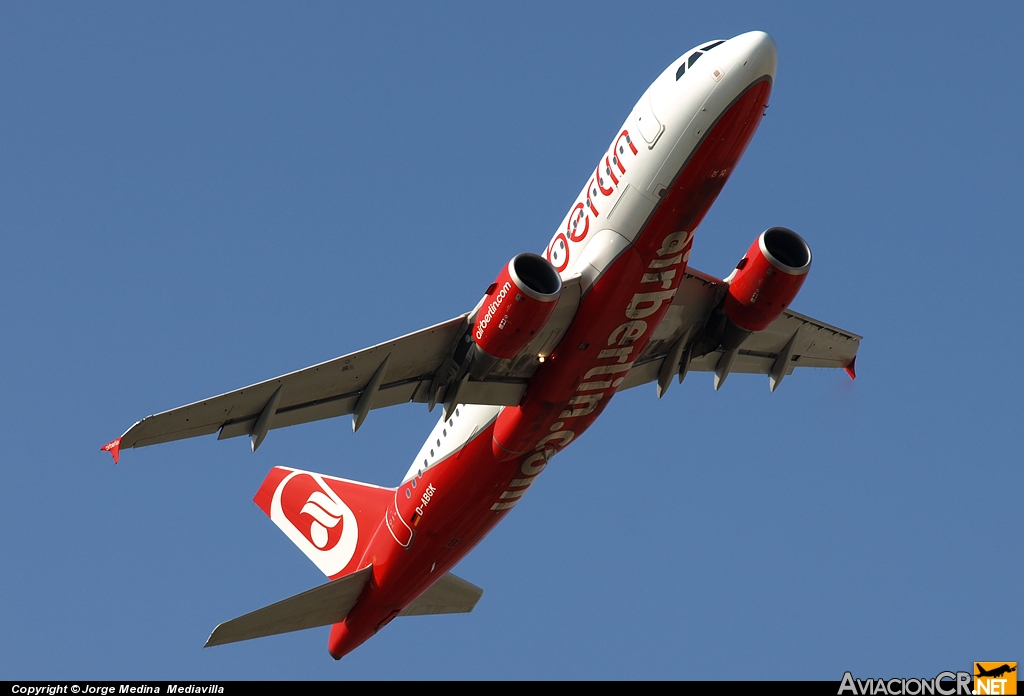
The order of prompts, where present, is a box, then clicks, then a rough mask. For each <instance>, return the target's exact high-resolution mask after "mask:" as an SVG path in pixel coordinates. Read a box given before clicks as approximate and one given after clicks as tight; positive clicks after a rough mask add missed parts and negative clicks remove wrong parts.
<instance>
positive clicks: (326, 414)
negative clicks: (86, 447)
mask: <svg viewBox="0 0 1024 696" xmlns="http://www.w3.org/2000/svg"><path fill="white" fill-rule="evenodd" d="M776 65H777V51H776V46H775V42H774V41H773V40H772V38H771V37H770V36H768V35H767V34H765V33H763V32H749V33H745V34H741V35H739V36H736V37H734V38H731V39H728V40H715V41H708V42H705V43H703V44H701V45H699V46H698V47H696V48H694V49H692V50H690V51H687V52H686V53H684V54H683V55H682V56H681V57H679V58H678V59H677V60H675V61H674V62H673V63H672V64H671V65H669V67H668V68H666V69H665V71H664V72H662V73H661V75H660V76H659V77H658V78H657V79H656V80H655V81H654V82H653V83H652V84H651V85H650V87H649V88H648V89H647V90H646V91H645V92H644V93H643V95H642V96H641V97H640V100H639V101H638V102H637V103H636V105H635V106H634V107H633V109H632V110H631V111H630V113H629V115H628V117H627V118H626V121H625V122H624V123H623V125H622V127H621V128H619V129H618V130H617V131H616V132H615V134H614V137H613V138H612V140H611V143H610V145H609V146H608V148H607V150H606V151H605V152H604V153H603V154H602V155H601V158H600V160H599V162H598V163H597V166H596V168H595V169H594V171H593V173H592V174H591V175H590V176H589V180H588V181H587V183H586V185H585V186H584V187H583V189H582V191H581V192H580V194H579V196H578V197H577V198H576V200H575V201H574V202H573V205H572V206H571V208H570V209H569V212H568V213H567V215H566V216H565V218H564V219H563V220H562V222H561V224H560V225H559V226H558V228H557V230H556V232H555V234H554V236H553V237H552V239H551V241H550V243H549V244H548V246H547V247H546V249H545V250H544V252H543V253H542V254H533V253H522V254H519V255H517V256H515V257H514V258H512V259H511V260H510V261H509V262H508V263H507V264H506V265H505V266H504V267H502V268H501V270H500V271H499V272H498V274H497V277H496V279H495V281H494V282H493V283H492V284H491V285H490V287H488V288H487V290H486V291H485V293H484V296H483V297H482V298H481V300H480V301H479V302H478V303H477V305H476V307H475V308H473V310H472V311H470V312H467V313H466V314H462V315H460V316H457V317H455V318H453V319H450V320H448V321H445V322H442V323H440V324H437V325H435V326H431V327H428V328H426V329H423V330H421V331H417V332H415V333H411V334H408V335H406V336H402V337H400V338H396V339H394V340H392V341H388V342H386V343H382V344H380V345H376V346H373V347H371V348H367V349H365V350H361V351H358V352H356V353H351V354H349V355H344V356H342V357H339V358H336V359H334V360H330V361H327V362H324V363H321V364H319V365H314V366H312V367H307V368H305V369H302V370H298V371H297V372H292V373H289V374H286V375H283V376H281V377H277V378H275V379H270V380H266V381H264V382H260V383H258V384H254V385H251V386H248V387H245V388H244V389H239V390H237V391H233V392H229V393H226V394H222V395H220V396H215V397H212V398H209V399H204V400H202V401H197V402H195V403H193V404H189V405H186V406H182V407H180V408H176V409H173V410H170V411H166V412H163V413H159V414H157V415H154V416H149V417H147V418H143V419H142V420H140V421H138V422H137V423H135V424H134V425H133V426H131V427H130V428H129V429H128V430H127V431H126V432H125V433H124V435H122V436H121V437H120V438H117V439H116V440H114V441H112V442H110V443H108V444H107V445H105V446H104V447H103V448H102V449H104V450H106V451H109V452H110V453H111V454H112V455H113V457H114V462H115V463H117V461H118V458H119V453H120V451H121V450H124V449H130V448H134V447H145V446H149V445H154V444H158V443H163V442H169V441H172V440H178V439H182V438H189V437H197V436H201V435H210V434H213V433H219V434H218V439H226V438H233V437H242V436H247V437H248V438H249V439H250V446H251V448H252V450H253V451H254V452H255V451H256V450H257V448H259V446H260V444H261V443H262V442H263V441H264V438H266V436H267V434H268V433H269V432H270V431H271V430H274V429H277V428H284V427H288V426H292V425H298V424H301V423H308V422H311V421H316V420H320V419H325V418H334V417H338V416H345V415H351V416H352V429H353V431H356V430H358V429H359V427H360V426H361V425H362V424H363V423H364V421H365V419H366V417H367V415H368V414H369V412H370V411H372V410H374V409H379V408H384V407H387V406H393V405H397V404H403V403H408V402H416V403H425V404H427V407H428V409H430V410H433V409H434V407H435V406H440V407H441V411H442V415H441V418H440V420H439V421H438V422H437V425H436V426H434V429H433V431H432V432H431V434H430V436H429V437H428V438H427V440H426V442H425V443H424V444H423V447H422V448H421V449H420V451H419V452H418V453H417V454H416V456H415V457H414V459H413V461H412V465H411V466H410V468H409V470H408V472H407V473H406V475H405V477H404V478H403V479H402V481H401V483H400V484H399V485H398V486H396V487H394V488H387V487H380V486H374V485H369V484H365V483H359V482H356V481H350V480H346V479H341V478H336V477H333V476H327V475H324V474H319V473H315V472H311V471H303V470H300V469H292V468H287V467H281V466H278V467H274V468H273V469H271V471H270V473H269V474H268V475H267V477H266V479H265V480H264V482H263V484H262V485H261V486H260V488H259V490H258V491H257V493H256V495H255V498H254V500H255V502H256V503H257V504H258V505H259V507H260V508H261V509H262V510H263V511H264V512H265V513H266V514H267V515H268V516H269V517H270V519H271V520H272V521H273V522H274V523H275V524H276V525H277V526H278V527H279V528H280V529H281V530H282V531H283V532H284V533H285V534H286V535H287V536H288V538H289V539H291V540H292V542H293V543H294V544H295V545H296V546H298V547H299V549H301V550H302V552H303V553H304V554H305V555H306V556H307V557H308V558H309V559H310V560H312V561H313V563H314V564H316V566H317V567H318V568H319V569H320V570H321V571H322V572H323V573H324V574H325V575H326V576H327V577H328V578H329V580H328V582H326V583H325V584H323V585H320V586H318V587H315V588H313V589H311V590H308V591H306V592H303V593H301V594H298V595H295V596H293V597H290V598H288V599H285V600H283V601H281V602H278V603H276V604H272V605H270V606H267V607H264V608H262V609H258V610H256V611H254V612H252V613H249V614H246V615H244V616H241V617H239V618H236V619H232V620H230V621H227V622H224V623H222V624H220V625H218V626H217V627H216V629H215V630H214V631H213V633H212V635H211V636H210V638H209V640H208V641H207V643H206V645H207V646H213V645H222V644H226V643H232V642H236V641H242V640H248V639H251V638H257V637H261V636H269V635H276V634H280V633H286V632H289V631H297V630H301V629H307V628H313V627H318V626H328V625H329V626H331V629H330V636H329V640H328V651H329V653H330V654H331V656H333V657H334V658H335V659H340V658H341V657H342V656H344V655H346V654H348V653H349V652H351V651H352V650H354V649H355V648H356V647H358V646H359V645H361V644H362V643H363V642H365V641H366V640H367V639H369V638H370V637H371V636H373V635H374V634H375V633H376V632H377V631H379V630H380V629H381V628H383V627H384V626H385V625H386V624H388V623H389V622H390V621H391V620H392V619H394V618H395V617H396V616H412V615H422V614H442V613H459V612H469V611H471V610H472V609H473V607H474V606H475V605H476V603H477V601H478V600H479V599H480V597H481V595H482V594H483V590H481V589H480V588H478V587H476V586H475V585H473V584H471V583H469V582H467V581H465V580H463V579H461V578H458V577H457V576H455V575H453V574H452V573H451V572H450V570H451V568H452V567H454V566H455V564H456V563H458V562H459V560H460V559H462V558H463V557H464V556H465V555H466V554H467V553H469V551H470V550H471V549H472V548H473V547H474V546H475V545H476V544H477V543H479V542H480V540H481V539H483V537H484V536H485V535H486V534H487V533H488V532H489V531H490V530H491V529H492V528H493V527H494V526H495V525H496V524H498V522H500V521H501V520H502V519H503V518H504V517H505V516H506V515H507V514H508V513H509V511H510V510H511V509H512V508H514V507H515V506H516V504H517V503H518V502H519V501H520V500H522V498H523V495H524V494H525V493H526V492H527V491H528V490H529V489H530V487H531V486H532V485H533V484H534V482H535V481H536V479H537V477H538V475H539V474H540V473H541V472H542V471H543V470H544V468H545V467H546V466H547V465H548V463H549V462H550V461H551V458H552V457H553V456H554V455H556V454H557V453H558V452H560V451H561V450H563V449H564V448H565V447H567V446H568V445H570V444H571V443H572V442H573V441H574V440H576V439H577V438H579V437H580V435H582V434H583V432H584V431H585V430H586V429H587V428H589V427H590V426H591V424H593V422H594V421H595V420H596V419H597V417H598V416H599V415H600V414H601V413H602V411H603V410H604V409H605V407H607V405H608V403H609V401H611V399H612V397H613V396H614V395H615V394H616V393H617V392H618V391H620V390H623V389H629V388H632V387H637V386H640V385H644V384H648V383H654V385H655V391H656V393H657V396H658V397H659V398H660V397H661V396H663V395H664V394H665V392H666V391H667V390H668V388H669V387H670V385H671V383H672V381H673V379H675V380H677V381H678V382H682V381H683V378H684V377H686V375H687V374H689V373H691V372H711V373H714V378H713V379H714V388H715V390H718V389H720V388H721V387H722V385H723V384H724V383H725V381H726V378H727V377H728V376H729V375H730V374H732V373H734V372H735V373H752V374H764V375H767V376H768V378H769V387H770V389H771V390H772V391H775V389H776V388H777V387H778V386H779V384H780V383H781V382H782V380H783V379H784V378H785V377H786V376H787V375H789V374H791V373H792V372H793V370H794V369H795V368H797V367H825V368H844V369H845V370H846V371H847V373H848V374H849V376H850V377H851V378H856V372H855V359H856V356H857V350H858V347H859V345H860V340H861V337H860V336H857V335H855V334H852V333H850V332H848V331H844V330H842V329H839V328H836V327H833V326H830V325H828V324H825V323H823V322H821V321H818V320H816V319H812V318H810V317H807V316H804V315H802V314H798V313H796V312H794V311H792V310H791V309H790V308H789V305H790V303H791V302H792V301H793V299H794V298H795V297H796V295H797V293H798V292H799V290H800V287H801V286H802V284H803V282H804V280H805V279H806V277H807V273H808V271H809V269H810V266H811V250H810V247H809V246H808V244H807V242H806V241H805V240H804V239H803V238H802V237H801V236H800V235H798V234H797V233H796V232H793V231H792V230H789V229H786V228H783V227H772V228H769V229H768V230H766V231H765V232H763V233H762V234H760V235H759V236H758V237H757V238H756V239H755V240H754V242H753V243H752V244H751V246H750V247H749V249H748V250H747V252H746V253H745V254H744V256H743V257H742V259H741V260H740V262H739V264H738V265H737V266H736V268H735V269H734V270H733V271H732V272H731V273H730V274H729V275H728V276H727V277H726V278H724V279H719V278H716V277H714V276H711V275H708V274H705V273H701V272H699V271H696V270H694V269H690V268H689V265H688V264H689V258H690V251H691V248H692V245H693V238H694V232H695V231H696V229H697V227H698V226H699V225H700V223H701V221H702V220H703V218H704V216H705V215H706V214H707V212H708V210H709V209H710V207H711V205H712V203H714V201H715V199H716V198H717V196H718V194H719V192H720V191H721V190H722V187H723V186H724V185H725V183H726V181H728V179H729V177H730V176H731V175H732V172H733V170H734V169H735V167H736V165H737V163H738V162H739V160H740V157H741V156H742V155H743V152H744V151H745V149H746V147H747V145H748V143H749V142H750V140H751V138H752V137H753V135H754V132H755V131H756V130H757V127H758V125H759V124H760V122H761V119H762V117H763V115H764V113H765V109H766V108H767V106H768V99H769V96H770V95H771V90H772V85H773V82H774V79H775V71H776Z"/></svg>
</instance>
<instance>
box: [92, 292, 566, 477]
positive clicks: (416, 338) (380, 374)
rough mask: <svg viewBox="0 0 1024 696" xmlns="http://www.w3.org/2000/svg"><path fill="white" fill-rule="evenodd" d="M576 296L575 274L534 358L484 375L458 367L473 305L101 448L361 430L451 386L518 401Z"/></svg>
mask: <svg viewBox="0 0 1024 696" xmlns="http://www.w3.org/2000/svg"><path fill="white" fill-rule="evenodd" d="M579 299H580V279H579V278H578V277H577V278H574V279H570V280H569V281H566V282H565V283H564V284H563V289H562V295H561V297H560V299H559V301H558V305H557V306H556V309H555V310H554V312H553V314H552V316H551V319H549V321H548V323H547V324H546V325H545V327H544V329H543V331H541V332H539V334H538V335H537V336H536V337H535V339H534V341H533V342H532V343H531V344H530V346H529V348H528V350H527V351H524V353H529V351H532V353H530V355H531V356H534V357H532V358H530V359H525V360H524V359H522V358H518V359H513V360H506V361H503V363H502V364H499V365H498V366H497V368H496V369H494V370H492V371H491V373H490V374H489V375H488V376H487V378H486V379H485V380H481V381H477V380H473V379H469V378H468V377H465V375H464V370H461V368H462V366H463V362H464V358H465V355H466V352H467V351H468V347H469V345H470V336H469V333H468V332H469V329H470V328H471V327H472V323H473V318H474V316H475V314H476V310H474V311H473V312H470V313H468V314H463V315H461V316H458V317H455V318H454V319H449V320H448V321H446V322H442V323H440V324H437V325H435V326H431V327H429V328H426V329H423V330H421V331H417V332H415V333H411V334H408V335H406V336H402V337H401V338H396V339H395V340H393V341H388V342H386V343H381V344H380V345H376V346H373V347H371V348H366V349H365V350H361V351H358V352H355V353H350V354H348V355H343V356H341V357H340V358H335V359H334V360H328V361H327V362H323V363H320V364H319V365H313V366H312V367H307V368H305V369H302V370H298V371H297V372H291V373H289V374H286V375H282V376H280V377H275V378H274V379H268V380H266V381H264V382H259V383H257V384H253V385H251V386H248V387H245V388H243V389H238V390H236V391H232V392H228V393H226V394H221V395H220V396H214V397H211V398H209V399H203V400H202V401H197V402H195V403H193V404H188V405H186V406H181V407H179V408H175V409H172V410H170V411H164V412H163V413H158V414H156V415H153V416H148V417H146V418H143V419H142V420H140V421H139V422H137V423H136V424H135V425H133V426H132V427H131V428H129V429H128V431H127V432H125V434H124V435H122V436H121V437H120V439H119V440H115V441H114V442H112V443H110V444H109V445H107V446H106V448H107V449H108V450H109V449H113V450H115V451H114V452H113V453H114V454H115V461H116V450H118V449H128V448H131V447H145V446H148V445H155V444H158V443H162V442H171V441H173V440H181V439H184V438H189V437H197V436H200V435H210V434H212V433H215V432H218V431H219V432H220V434H219V437H218V439H225V438H229V437H239V436H242V435H248V436H250V437H251V438H252V445H253V449H254V450H255V449H256V448H257V447H259V445H260V443H261V442H262V441H263V438H264V437H265V436H266V434H267V432H268V431H269V430H272V429H275V428H284V427H287V426H289V425H297V424H299V423H308V422H311V421H316V420H321V419H324V418H334V417H336V416H344V415H348V414H352V415H353V427H354V428H358V427H359V425H361V423H362V421H363V419H364V418H365V417H366V414H367V413H368V412H369V411H370V410H371V409H377V408H383V407H385V406H394V405H396V404H402V403H406V402H409V401H415V402H420V403H427V404H430V406H431V407H433V405H434V403H445V401H446V399H449V400H450V399H451V398H453V397H454V395H455V390H456V389H457V396H458V402H459V403H463V404H492V405H499V406H508V405H515V404H518V403H519V401H520V399H522V396H523V393H524V392H525V391H526V380H527V379H528V378H529V377H530V376H532V374H533V372H534V371H536V369H537V362H536V358H535V356H536V355H537V353H538V352H543V351H547V352H550V350H551V349H553V348H554V346H555V345H557V343H558V341H559V340H560V339H561V336H562V334H563V333H564V332H565V330H566V329H567V328H568V326H569V324H570V323H571V322H572V319H573V317H574V316H575V315H576V309H577V307H578V306H579Z"/></svg>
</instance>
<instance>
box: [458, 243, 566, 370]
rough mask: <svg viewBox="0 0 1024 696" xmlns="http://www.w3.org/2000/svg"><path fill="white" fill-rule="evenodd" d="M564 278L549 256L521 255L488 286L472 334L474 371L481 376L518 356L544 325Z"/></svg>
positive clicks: (510, 262) (560, 290) (558, 294)
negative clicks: (499, 362)
mask: <svg viewBox="0 0 1024 696" xmlns="http://www.w3.org/2000/svg"><path fill="white" fill-rule="evenodd" d="M561 293H562V279H561V278H560V277H559V275H558V271H556V270H555V268H554V266H552V265H551V264H550V263H549V262H548V261H547V259H544V258H542V257H540V256H537V255H536V254H519V255H518V256H516V257H515V258H513V259H512V260H511V261H509V262H508V264H507V265H506V266H505V268H503V269H502V270H501V273H499V274H498V277H497V279H496V280H495V281H494V283H492V284H491V286H490V287H489V288H487V294H486V296H485V297H484V301H483V305H481V307H480V310H479V311H478V312H477V316H476V323H475V324H474V325H473V330H472V333H471V335H472V336H473V342H474V343H475V344H476V348H477V350H476V351H475V353H476V355H475V356H474V359H473V367H472V368H471V372H472V373H473V376H474V377H477V378H478V379H479V376H480V375H483V374H486V372H488V371H489V370H490V369H491V367H493V366H494V364H495V363H497V362H498V361H499V360H507V359H509V358H514V357H515V356H516V355H518V354H519V353H520V352H521V351H522V350H523V349H524V348H525V347H526V346H527V345H529V343H530V341H532V340H533V338H534V337H535V336H536V335H537V332H538V331H540V330H541V329H543V328H544V324H546V323H547V321H548V318H549V317H550V316H551V312H553V311H554V309H555V305H556V304H557V301H558V297H559V296H560V295H561Z"/></svg>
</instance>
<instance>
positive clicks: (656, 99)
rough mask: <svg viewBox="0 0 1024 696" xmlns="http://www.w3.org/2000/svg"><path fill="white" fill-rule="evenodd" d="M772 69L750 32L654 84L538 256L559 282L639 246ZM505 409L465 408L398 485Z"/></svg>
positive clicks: (588, 274) (769, 48)
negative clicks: (676, 188)
mask: <svg viewBox="0 0 1024 696" xmlns="http://www.w3.org/2000/svg"><path fill="white" fill-rule="evenodd" d="M713 44H717V45H714V46H713V47H711V46H712V45H713ZM705 47H711V48H708V49H707V51H703V50H702V48H705ZM698 53H700V55H699V56H697V57H694V56H695V55H696V54H698ZM777 60H778V59H777V53H776V48H775V42H774V41H773V40H772V38H771V37H770V36H768V35H767V34H765V33H764V32H749V33H746V34H741V35H739V36H736V37H734V38H732V39H729V40H727V41H724V42H718V41H708V42H705V43H703V44H701V46H699V47H697V48H694V49H692V50H690V51H687V52H686V53H685V54H683V55H682V56H681V57H680V58H678V59H677V60H675V61H673V62H672V64H671V65H669V66H668V67H667V68H666V69H665V70H664V72H662V73H661V75H660V76H658V78H657V79H656V80H655V81H654V82H653V83H652V84H651V85H650V87H648V88H647V90H646V91H645V92H644V93H643V95H642V96H641V97H640V99H639V100H638V101H637V103H636V105H635V106H634V107H633V110H632V111H631V112H630V114H629V116H628V117H627V118H626V121H625V122H624V123H623V125H622V127H621V128H620V129H619V130H618V131H616V137H615V140H613V141H612V143H611V144H610V145H609V146H608V149H607V150H606V151H605V152H604V153H603V154H602V156H601V158H600V160H599V161H598V164H597V167H596V168H595V169H594V171H593V172H592V173H591V175H590V177H589V179H588V181H587V183H586V184H585V185H584V187H583V189H582V190H581V191H580V194H579V196H578V197H577V198H576V200H575V201H574V202H573V205H572V206H571V207H570V209H569V212H568V213H567V214H566V216H565V218H564V219H563V220H562V223H561V224H560V225H559V227H558V228H557V229H556V231H555V234H554V236H553V237H552V239H551V241H550V243H549V244H548V246H547V248H546V250H545V252H544V255H545V257H546V258H547V259H548V260H549V261H550V262H551V263H552V265H553V266H554V267H555V269H556V270H558V272H559V273H560V275H561V276H562V278H563V279H568V278H571V277H574V276H576V275H577V274H579V275H581V276H582V280H583V290H584V292H585V291H586V289H587V287H589V286H590V285H592V284H593V283H594V282H595V281H596V280H597V279H598V278H599V277H600V276H601V274H603V273H604V271H605V270H606V269H607V267H608V266H609V265H610V264H611V263H612V262H613V261H614V260H615V259H616V258H618V256H619V255H620V254H621V253H622V251H623V250H624V249H626V248H627V247H628V246H629V245H630V244H631V243H632V242H633V241H634V240H635V239H636V237H637V235H638V234H639V233H640V232H641V230H642V229H643V227H644V225H645V223H646V222H647V220H648V219H649V218H650V216H651V214H652V212H653V211H654V210H655V208H656V207H657V206H658V204H659V203H660V202H661V196H662V195H663V193H664V191H665V190H667V189H668V187H669V186H670V185H671V184H672V181H673V179H674V177H675V176H676V175H677V173H678V172H679V171H680V169H681V168H682V167H683V165H684V163H686V161H687V160H688V159H689V158H690V156H691V155H692V154H693V152H694V150H695V148H696V147H697V146H698V145H699V144H700V143H701V140H702V138H703V136H704V134H705V133H706V132H707V130H708V129H709V128H710V127H711V126H712V125H714V123H715V122H716V121H717V120H718V118H719V117H720V116H721V115H722V114H723V113H724V112H725V111H726V110H727V109H728V108H729V106H730V105H731V104H732V103H733V102H734V101H735V100H736V99H737V98H738V97H739V96H740V95H741V94H742V93H743V92H744V90H746V89H747V88H748V87H749V86H750V85H751V83H752V82H754V81H755V80H757V79H759V78H762V77H764V76H768V78H769V79H771V80H772V81H774V79H775V69H776V65H777ZM624 133H628V135H623V134H624ZM714 174H715V175H716V176H721V177H723V178H724V177H727V176H728V175H729V174H730V172H727V171H723V172H718V173H714ZM502 408H503V407H501V406H480V405H465V404H464V405H461V406H459V407H458V408H457V409H456V411H455V413H454V414H453V415H452V417H451V418H449V419H448V420H445V419H444V418H443V416H442V418H441V420H439V421H438V423H437V425H436V426H435V427H434V429H433V431H432V432H431V434H430V436H429V437H428V438H427V441H426V442H425V443H424V445H423V447H422V448H421V449H420V451H419V453H418V454H417V455H416V458H415V459H414V460H413V462H412V466H411V467H410V468H409V471H408V472H407V474H406V476H405V478H404V479H403V482H405V481H408V480H409V479H411V478H413V477H415V476H416V475H417V474H418V473H422V472H423V471H425V470H426V469H427V468H429V467H431V466H433V465H434V464H435V463H437V462H440V461H444V460H445V459H447V458H448V457H449V456H450V455H451V454H453V453H454V452H456V451H458V450H459V449H461V448H462V447H463V446H465V445H466V443H467V442H469V441H470V440H471V439H472V437H473V436H474V435H475V434H476V433H477V432H479V431H480V430H482V429H484V428H485V427H486V426H487V425H488V424H489V423H490V422H491V421H493V420H494V419H495V418H496V417H497V416H498V414H499V413H500V411H501V410H502Z"/></svg>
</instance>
